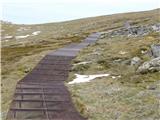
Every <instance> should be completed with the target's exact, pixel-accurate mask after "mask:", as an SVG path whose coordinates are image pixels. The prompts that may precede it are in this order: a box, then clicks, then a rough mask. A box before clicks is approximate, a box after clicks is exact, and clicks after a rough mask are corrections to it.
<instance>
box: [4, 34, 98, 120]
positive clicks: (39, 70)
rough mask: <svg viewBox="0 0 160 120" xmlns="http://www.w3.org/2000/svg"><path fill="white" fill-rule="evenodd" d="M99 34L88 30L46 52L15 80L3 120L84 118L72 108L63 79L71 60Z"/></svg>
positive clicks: (93, 41)
mask: <svg viewBox="0 0 160 120" xmlns="http://www.w3.org/2000/svg"><path fill="white" fill-rule="evenodd" d="M99 36H100V34H99V33H94V34H91V35H90V36H88V37H87V38H86V39H85V40H84V41H83V42H81V43H73V44H70V45H68V46H66V47H64V48H60V49H58V50H57V51H54V52H51V53H49V54H48V55H46V56H45V57H44V58H43V59H42V60H41V61H40V62H39V63H38V64H37V66H36V67H35V68H34V69H33V70H32V71H31V72H30V73H29V74H28V75H26V76H25V77H24V78H23V79H22V80H20V81H19V82H18V83H17V86H16V90H15V93H14V96H13V100H12V103H11V105H10V109H9V112H8V115H7V120H86V118H84V117H82V116H81V115H80V114H79V113H78V112H77V111H76V109H75V107H74V105H73V103H72V100H71V97H70V93H69V91H68V90H67V87H66V86H65V85H64V81H65V80H66V79H67V78H68V74H69V71H70V69H71V65H70V62H71V60H72V59H73V58H75V57H76V55H77V54H78V52H79V51H80V50H81V49H83V48H84V47H86V46H88V45H89V44H92V43H95V41H96V40H97V39H98V37H99Z"/></svg>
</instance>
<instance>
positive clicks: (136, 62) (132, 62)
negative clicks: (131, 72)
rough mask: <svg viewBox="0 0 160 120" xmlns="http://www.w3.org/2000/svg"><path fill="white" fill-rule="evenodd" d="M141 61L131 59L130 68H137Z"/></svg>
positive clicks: (136, 58) (139, 59) (137, 58)
mask: <svg viewBox="0 0 160 120" xmlns="http://www.w3.org/2000/svg"><path fill="white" fill-rule="evenodd" d="M141 62H142V60H141V58H139V57H134V58H132V59H131V66H139V65H140V64H141Z"/></svg>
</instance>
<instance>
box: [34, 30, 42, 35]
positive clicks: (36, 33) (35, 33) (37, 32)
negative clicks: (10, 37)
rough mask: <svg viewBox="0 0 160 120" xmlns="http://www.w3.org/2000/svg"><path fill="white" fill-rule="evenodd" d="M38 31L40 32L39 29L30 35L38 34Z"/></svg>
mask: <svg viewBox="0 0 160 120" xmlns="http://www.w3.org/2000/svg"><path fill="white" fill-rule="evenodd" d="M39 33H41V31H35V32H33V33H32V35H38V34H39Z"/></svg>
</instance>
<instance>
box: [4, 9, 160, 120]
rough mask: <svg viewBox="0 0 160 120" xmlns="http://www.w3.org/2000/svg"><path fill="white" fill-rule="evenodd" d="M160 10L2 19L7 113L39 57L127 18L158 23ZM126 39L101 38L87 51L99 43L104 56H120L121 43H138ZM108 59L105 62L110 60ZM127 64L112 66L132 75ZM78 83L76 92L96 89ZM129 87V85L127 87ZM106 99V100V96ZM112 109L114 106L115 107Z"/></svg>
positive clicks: (121, 24)
mask: <svg viewBox="0 0 160 120" xmlns="http://www.w3.org/2000/svg"><path fill="white" fill-rule="evenodd" d="M159 11H160V10H159V9H157V10H152V11H145V12H135V13H124V14H115V15H108V16H99V17H92V18H85V19H79V20H73V21H67V22H61V23H47V24H38V25H16V24H11V23H7V22H1V25H2V27H1V33H2V35H1V37H2V42H1V43H2V84H1V86H2V112H3V114H4V115H5V114H6V113H7V110H8V108H9V103H10V101H11V99H12V95H13V93H14V88H15V85H16V83H17V81H18V80H20V79H21V78H23V77H24V76H25V75H26V74H27V73H28V72H29V71H30V70H31V69H32V68H33V67H34V66H35V65H36V64H37V63H38V61H40V59H41V58H42V57H43V56H44V55H45V54H47V53H48V52H50V51H51V50H55V49H57V48H59V47H63V46H64V45H66V44H69V43H72V42H80V41H81V40H83V39H84V38H85V37H86V36H87V35H88V34H90V33H92V32H97V31H107V30H114V29H117V28H120V27H122V26H123V25H124V22H126V21H131V24H132V25H144V24H154V23H157V22H160V19H159ZM37 31H39V33H38V34H37V35H34V32H37ZM27 35H28V36H27ZM24 36H25V37H24ZM26 36H27V37H26ZM20 37H21V38H20ZM23 37H24V38H23ZM151 37H152V40H151V41H150V40H149V41H148V42H147V43H146V44H151V43H152V42H154V40H155V38H154V37H156V36H154V35H152V36H151ZM148 38H150V37H148ZM148 38H147V37H146V38H145V39H147V40H148ZM105 39H106V38H105ZM107 39H108V38H107ZM138 39H142V41H143V40H144V38H136V40H138ZM126 40H127V38H124V39H123V38H121V39H119V38H114V39H113V40H110V41H109V43H108V42H107V41H108V40H101V41H100V42H101V43H97V44H96V45H95V46H92V47H90V48H88V49H85V51H87V52H86V53H88V52H90V50H94V49H95V48H96V47H98V48H99V49H100V48H103V49H104V51H103V49H102V50H101V52H103V54H104V53H105V55H106V56H105V57H104V58H102V60H103V59H111V58H110V57H113V58H114V57H117V56H113V53H114V52H116V51H118V49H120V48H119V44H120V45H122V46H121V47H122V48H123V47H125V46H126V45H128V44H134V41H132V43H128V42H126ZM144 42H146V41H144ZM140 44H141V45H143V42H142V43H141V42H140ZM101 45H102V46H101ZM100 46H101V47H100ZM134 46H135V47H137V49H139V44H138V43H137V44H135V45H134ZM113 48H114V49H113ZM128 49H129V48H126V50H127V51H128ZM114 50H115V51H114ZM132 52H133V54H137V53H136V52H135V51H132ZM108 53H110V57H109V58H108V57H107V56H109V54H108ZM115 55H116V54H115ZM80 56H81V55H80ZM84 56H85V54H84ZM131 56H133V55H132V54H129V56H127V57H131ZM82 60H83V59H82ZM108 62H110V61H108ZM108 62H107V63H104V64H108ZM102 63H103V61H102ZM109 65H110V64H109ZM94 66H95V68H94V67H93V68H92V69H90V70H88V71H84V72H85V74H87V73H92V72H93V71H94V72H96V73H97V68H96V66H97V64H95V65H94ZM117 67H118V68H117ZM123 67H126V66H115V65H113V66H109V68H110V70H111V69H113V71H111V72H113V73H115V74H118V71H119V72H123V73H124V74H127V73H128V72H129V74H130V75H132V74H133V73H132V69H133V68H131V69H130V68H127V69H125V70H123ZM127 70H129V71H127ZM107 72H108V71H107ZM116 72H117V73H116ZM126 72H127V73H126ZM144 77H146V76H144ZM125 78H126V79H125V80H124V79H123V80H124V81H128V80H129V79H130V78H129V76H128V75H127V77H125ZM136 78H137V76H136V77H135V79H136ZM137 79H139V78H137ZM100 81H101V82H100V83H99V84H100V85H104V82H105V80H104V81H103V80H100ZM118 81H119V80H118ZM130 81H132V80H130ZM112 82H113V81H112ZM112 82H111V83H112ZM114 82H115V83H116V84H119V83H117V81H114ZM91 84H92V83H91ZM93 84H94V83H93ZM87 86H88V87H87ZM91 86H92V85H91ZM75 87H76V88H74V87H73V94H74V93H75V89H78V90H80V91H83V89H82V88H84V87H85V89H86V90H88V92H89V91H90V90H92V89H95V88H94V86H92V87H93V88H90V83H89V84H84V87H83V85H80V86H75ZM95 87H98V86H95ZM127 87H128V86H127ZM127 87H126V88H125V89H127ZM71 88H72V87H71ZM86 90H85V91H86ZM101 90H102V89H101V88H99V91H97V92H100V91H101ZM136 90H137V89H136ZM131 92H132V91H131ZM133 92H135V91H133ZM76 95H77V96H78V98H81V97H86V98H90V99H91V98H92V97H90V96H84V94H79V92H77V91H76ZM76 95H75V96H76ZM89 95H92V94H89ZM97 99H98V96H97ZM97 99H93V102H94V101H95V100H96V101H97V102H98V100H97ZM104 99H105V100H106V98H105V97H104ZM85 100H86V99H85ZM85 100H83V98H82V102H83V103H84V101H85ZM102 100H103V99H102ZM93 102H89V99H88V102H85V104H86V105H87V104H89V105H90V107H92V105H93V104H92V103H93ZM101 105H102V104H101ZM102 106H103V105H102ZM115 106H116V104H115ZM95 107H97V106H95ZM99 107H100V106H99ZM111 107H112V106H111ZM87 109H88V108H87ZM93 109H95V108H93ZM112 109H113V110H114V108H112ZM117 109H118V108H117ZM119 109H120V108H119ZM104 111H105V110H104ZM90 112H93V113H94V112H95V111H90ZM90 112H89V115H92V114H91V113H90ZM99 112H102V111H99ZM84 113H86V109H84ZM102 113H104V112H102ZM95 115H96V114H95ZM98 116H99V114H97V116H96V117H95V118H93V119H98V120H100V119H99V117H98ZM100 116H101V115H100ZM102 116H103V115H102ZM92 117H93V116H92ZM92 117H91V118H92ZM100 118H101V117H100ZM102 118H103V117H102Z"/></svg>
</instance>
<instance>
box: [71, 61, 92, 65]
mask: <svg viewBox="0 0 160 120" xmlns="http://www.w3.org/2000/svg"><path fill="white" fill-rule="evenodd" d="M88 63H91V61H86V62H79V63H76V64H73V65H85V64H88Z"/></svg>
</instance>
